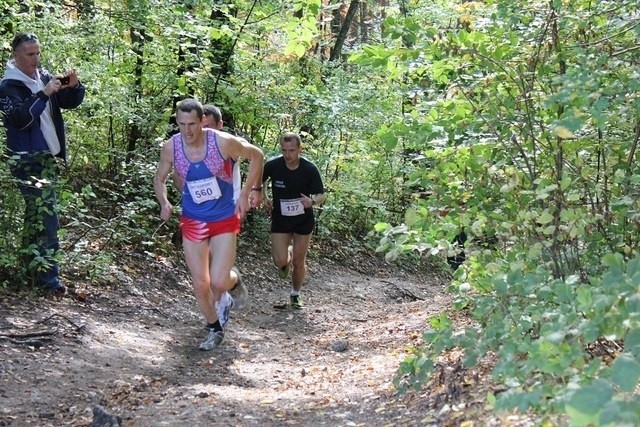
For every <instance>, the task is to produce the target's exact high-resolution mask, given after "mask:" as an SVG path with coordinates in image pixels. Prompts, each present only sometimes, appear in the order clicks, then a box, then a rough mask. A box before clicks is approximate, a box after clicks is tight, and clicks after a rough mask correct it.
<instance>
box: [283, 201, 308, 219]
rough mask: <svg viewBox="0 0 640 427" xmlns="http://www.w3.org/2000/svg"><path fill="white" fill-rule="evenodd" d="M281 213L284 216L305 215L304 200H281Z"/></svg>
mask: <svg viewBox="0 0 640 427" xmlns="http://www.w3.org/2000/svg"><path fill="white" fill-rule="evenodd" d="M280 212H282V216H298V215H303V214H304V206H303V205H302V200H300V199H293V200H280Z"/></svg>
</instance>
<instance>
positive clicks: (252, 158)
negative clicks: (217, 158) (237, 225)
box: [219, 132, 264, 217]
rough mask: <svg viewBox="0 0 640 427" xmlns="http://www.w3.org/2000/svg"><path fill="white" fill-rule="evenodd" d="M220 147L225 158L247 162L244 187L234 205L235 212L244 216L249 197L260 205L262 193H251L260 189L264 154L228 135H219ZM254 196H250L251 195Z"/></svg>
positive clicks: (248, 204) (247, 143)
mask: <svg viewBox="0 0 640 427" xmlns="http://www.w3.org/2000/svg"><path fill="white" fill-rule="evenodd" d="M219 136H221V138H220V140H219V141H220V142H221V143H222V145H221V149H222V150H221V151H223V155H225V154H226V157H232V158H234V159H238V158H240V157H242V158H244V159H247V160H249V170H248V172H247V179H246V180H245V183H244V186H243V187H242V190H241V191H240V197H239V199H238V203H237V205H236V212H238V213H239V214H240V215H241V216H243V217H244V216H245V215H246V214H247V212H248V211H249V209H251V205H250V203H249V197H250V196H251V199H252V200H253V203H254V205H255V206H259V205H260V203H262V192H261V191H252V190H253V189H254V188H260V187H261V185H262V184H261V182H262V169H263V163H264V154H263V153H262V150H261V149H260V148H258V147H256V146H255V145H253V144H250V143H249V142H247V140H245V139H244V138H239V137H237V136H233V135H231V134H228V133H222V132H221V133H219ZM252 192H253V193H254V194H251V193H252Z"/></svg>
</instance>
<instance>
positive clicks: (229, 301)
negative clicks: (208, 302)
mask: <svg viewBox="0 0 640 427" xmlns="http://www.w3.org/2000/svg"><path fill="white" fill-rule="evenodd" d="M232 308H233V298H232V297H231V295H229V292H225V293H224V294H222V296H221V297H220V301H216V314H217V315H218V320H219V321H220V326H222V327H223V328H224V327H225V325H226V324H227V323H229V310H230V309H232Z"/></svg>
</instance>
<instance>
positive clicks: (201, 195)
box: [187, 177, 222, 204]
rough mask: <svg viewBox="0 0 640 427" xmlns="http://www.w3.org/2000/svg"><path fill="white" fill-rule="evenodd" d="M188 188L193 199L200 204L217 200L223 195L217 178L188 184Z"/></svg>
mask: <svg viewBox="0 0 640 427" xmlns="http://www.w3.org/2000/svg"><path fill="white" fill-rule="evenodd" d="M187 187H189V193H191V198H192V199H193V201H194V202H196V203H198V204H200V203H202V202H206V201H207V200H215V199H217V198H219V197H220V196H221V195H222V193H221V192H220V186H219V185H218V181H217V180H216V179H215V177H211V178H206V179H200V180H198V181H190V182H187Z"/></svg>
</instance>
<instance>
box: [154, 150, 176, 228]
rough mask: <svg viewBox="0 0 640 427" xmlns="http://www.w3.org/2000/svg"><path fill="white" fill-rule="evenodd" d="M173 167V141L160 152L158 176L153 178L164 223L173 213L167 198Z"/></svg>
mask: <svg viewBox="0 0 640 427" xmlns="http://www.w3.org/2000/svg"><path fill="white" fill-rule="evenodd" d="M172 166H173V143H172V141H171V140H169V141H167V142H165V143H164V145H163V146H162V150H161V151H160V161H159V162H158V169H157V170H156V175H155V177H154V178H153V189H154V191H155V193H156V199H158V203H159V204H160V218H162V219H163V220H164V221H168V220H169V218H170V217H171V211H172V210H173V206H172V205H171V203H170V202H169V199H168V198H167V184H166V182H167V177H168V176H169V173H170V172H171V168H172Z"/></svg>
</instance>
